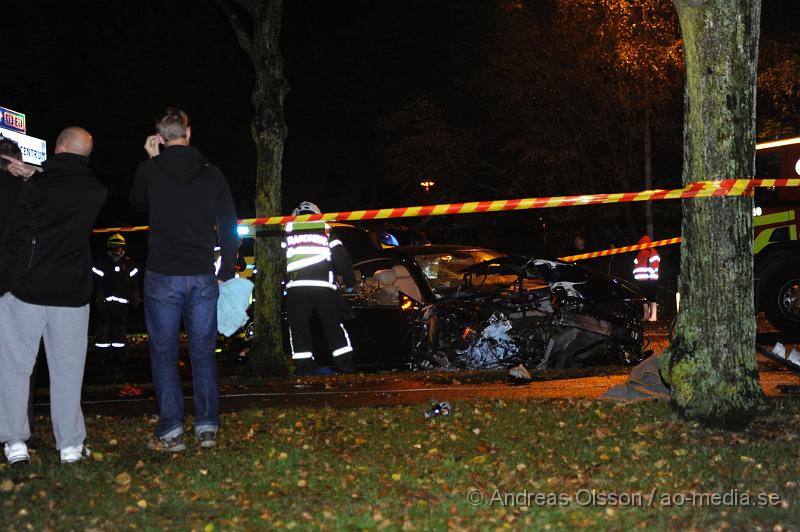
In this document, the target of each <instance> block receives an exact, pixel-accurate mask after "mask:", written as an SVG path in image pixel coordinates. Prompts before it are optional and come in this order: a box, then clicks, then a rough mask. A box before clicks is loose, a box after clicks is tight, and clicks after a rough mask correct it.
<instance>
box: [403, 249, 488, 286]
mask: <svg viewBox="0 0 800 532" xmlns="http://www.w3.org/2000/svg"><path fill="white" fill-rule="evenodd" d="M501 256H502V253H498V252H496V251H492V250H489V249H467V250H458V251H448V252H443V253H422V254H419V255H416V256H415V257H414V260H415V261H416V263H417V264H418V265H419V267H420V270H422V274H423V275H424V276H425V279H427V281H428V284H429V285H430V287H431V290H432V291H433V293H434V294H435V295H436V296H437V297H442V296H444V295H447V294H451V293H453V292H455V291H456V290H457V289H458V288H459V287H460V286H461V281H462V279H463V277H464V274H463V273H461V272H463V271H464V270H465V269H466V268H469V267H470V266H472V265H473V264H477V263H479V262H483V261H486V260H491V259H494V258H496V257H501Z"/></svg>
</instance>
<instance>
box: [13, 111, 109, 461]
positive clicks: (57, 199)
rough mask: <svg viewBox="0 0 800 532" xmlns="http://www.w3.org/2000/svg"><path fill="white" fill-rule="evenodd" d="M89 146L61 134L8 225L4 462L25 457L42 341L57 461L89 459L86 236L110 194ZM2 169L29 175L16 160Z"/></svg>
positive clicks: (78, 136)
mask: <svg viewBox="0 0 800 532" xmlns="http://www.w3.org/2000/svg"><path fill="white" fill-rule="evenodd" d="M92 144H93V142H92V136H91V135H90V134H89V133H88V132H87V131H86V130H85V129H82V128H79V127H70V128H67V129H65V130H64V131H62V132H61V134H60V135H59V136H58V139H57V140H56V146H55V155H54V156H53V157H51V158H50V159H48V160H47V161H45V163H44V165H43V167H44V173H42V174H40V175H36V176H33V177H32V178H31V179H30V181H29V182H28V184H27V185H26V186H25V187H24V189H23V190H22V194H21V195H20V197H19V201H18V203H17V207H16V208H15V209H14V211H13V213H12V214H11V216H10V218H9V220H8V222H7V224H6V231H5V238H4V240H3V244H2V253H0V256H2V259H1V260H2V264H0V286H1V287H2V288H0V294H2V297H0V368H2V371H0V405H2V408H0V441H3V442H5V446H4V451H5V455H6V459H7V460H8V461H9V462H10V463H16V462H24V461H28V460H29V459H30V457H29V454H28V448H27V445H26V444H25V443H24V442H25V441H26V440H27V439H28V438H29V437H30V427H29V425H28V417H27V412H26V405H27V402H28V396H29V377H30V375H31V371H32V369H33V366H34V363H35V361H36V354H37V352H38V350H39V342H40V341H41V340H42V339H44V347H45V352H46V355H47V365H48V368H49V371H50V415H51V419H52V423H53V433H54V435H55V441H56V449H58V450H59V454H60V457H61V462H62V463H71V462H77V461H78V460H81V459H82V458H84V457H86V456H88V454H89V451H88V449H87V448H86V447H85V445H84V441H85V439H86V426H85V424H84V420H83V413H82V412H81V404H80V401H81V385H82V382H83V369H84V364H85V362H86V347H87V342H88V337H87V336H88V335H87V333H88V328H89V299H90V298H91V294H92V254H91V249H90V247H89V237H90V235H91V230H92V226H93V225H94V222H95V219H96V218H97V213H98V212H99V211H100V208H101V207H102V206H103V203H104V202H105V200H106V195H107V190H106V187H104V186H103V185H101V184H100V183H99V182H98V181H97V180H96V179H95V178H94V175H93V174H92V171H91V170H90V168H89V155H90V154H91V152H92ZM9 166H13V167H14V171H24V172H26V173H27V172H30V173H31V174H32V173H33V172H34V170H33V167H30V166H28V165H25V164H24V163H21V162H12V163H10V165H9Z"/></svg>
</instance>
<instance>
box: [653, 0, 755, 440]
mask: <svg viewBox="0 0 800 532" xmlns="http://www.w3.org/2000/svg"><path fill="white" fill-rule="evenodd" d="M674 4H675V7H676V9H677V11H678V17H679V19H680V24H681V31H682V33H683V48H684V56H685V61H686V88H685V95H684V104H685V117H684V141H683V146H684V148H683V183H684V184H688V183H691V182H694V181H701V180H707V179H714V180H719V179H730V178H744V177H749V176H752V175H753V170H754V166H753V165H754V163H753V161H754V150H755V103H756V99H755V96H756V94H755V92H756V66H757V57H758V36H759V24H760V16H761V2H760V0H674ZM752 206H753V201H752V198H751V197H749V196H741V197H717V198H700V199H689V200H684V201H683V222H682V223H683V227H682V232H683V242H682V243H681V280H680V285H679V289H680V293H681V312H680V315H679V316H678V325H677V331H678V334H677V336H676V338H675V339H674V340H673V342H672V344H671V345H670V348H669V349H668V350H667V352H666V353H665V355H664V357H663V359H662V361H661V372H662V375H663V377H664V380H665V381H666V382H667V383H668V384H669V385H670V386H671V388H672V398H673V401H674V404H675V405H676V407H677V409H678V411H679V412H680V413H681V414H682V415H683V416H684V417H686V418H688V419H694V420H698V421H700V422H702V423H703V424H705V425H708V426H716V427H723V428H726V429H734V430H735V429H740V428H743V427H744V426H746V425H747V424H748V423H749V422H750V421H751V420H752V419H753V418H754V417H755V416H756V415H757V414H758V413H759V411H760V409H761V408H762V407H763V405H764V400H763V394H762V391H761V387H760V385H759V381H758V372H757V369H756V356H755V332H756V331H755V319H754V308H753V225H752Z"/></svg>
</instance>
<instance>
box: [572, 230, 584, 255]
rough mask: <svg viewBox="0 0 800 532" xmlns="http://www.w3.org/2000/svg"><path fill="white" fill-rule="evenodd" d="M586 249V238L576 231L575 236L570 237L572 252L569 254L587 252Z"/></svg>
mask: <svg viewBox="0 0 800 532" xmlns="http://www.w3.org/2000/svg"><path fill="white" fill-rule="evenodd" d="M587 252H588V250H587V249H586V239H585V238H583V235H582V234H580V233H578V234H576V235H575V238H573V239H572V253H571V255H582V254H584V253H587Z"/></svg>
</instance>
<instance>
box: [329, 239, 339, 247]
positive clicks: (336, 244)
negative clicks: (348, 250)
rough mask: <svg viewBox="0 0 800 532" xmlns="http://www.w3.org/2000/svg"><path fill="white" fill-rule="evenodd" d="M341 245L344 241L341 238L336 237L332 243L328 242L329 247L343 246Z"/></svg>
mask: <svg viewBox="0 0 800 532" xmlns="http://www.w3.org/2000/svg"><path fill="white" fill-rule="evenodd" d="M341 245H342V241H341V240H339V239H336V240H332V241H331V243H330V244H328V247H331V248H335V247H336V246H341Z"/></svg>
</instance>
